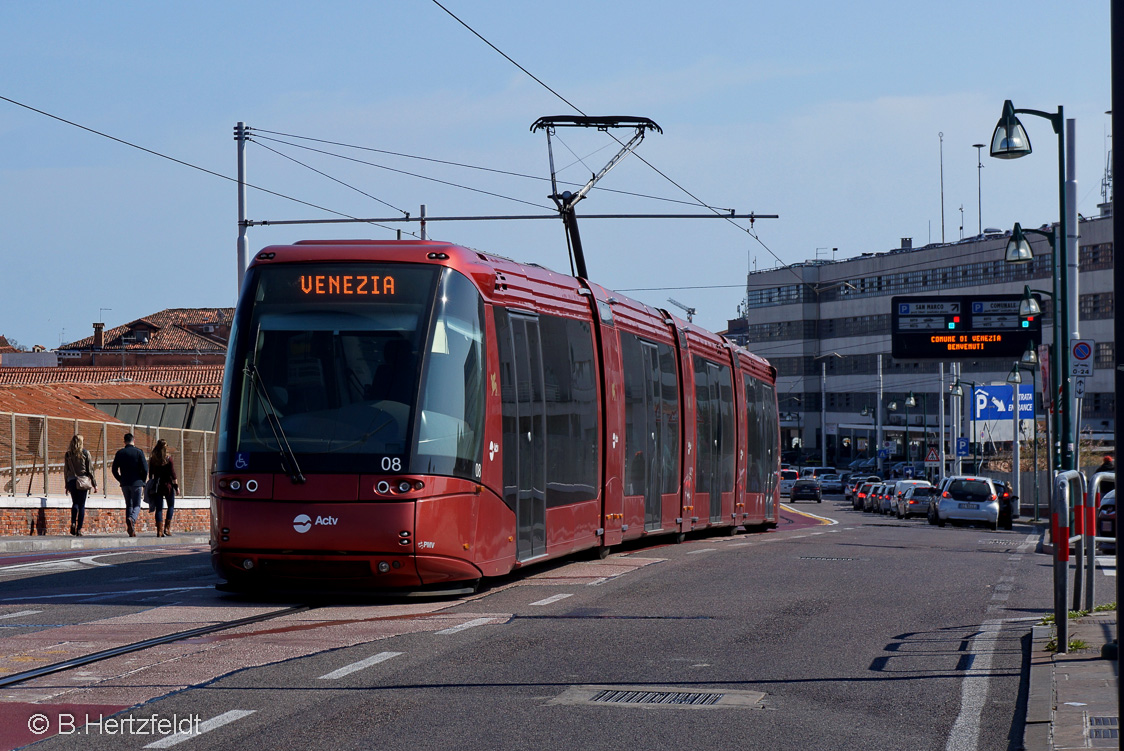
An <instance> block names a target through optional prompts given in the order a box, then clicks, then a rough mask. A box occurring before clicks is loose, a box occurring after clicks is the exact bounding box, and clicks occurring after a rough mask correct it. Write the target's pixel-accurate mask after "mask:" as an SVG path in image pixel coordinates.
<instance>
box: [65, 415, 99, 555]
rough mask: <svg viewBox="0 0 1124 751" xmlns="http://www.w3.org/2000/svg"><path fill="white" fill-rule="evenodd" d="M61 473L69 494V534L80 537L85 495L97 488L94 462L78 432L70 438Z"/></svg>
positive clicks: (84, 518) (84, 513)
mask: <svg viewBox="0 0 1124 751" xmlns="http://www.w3.org/2000/svg"><path fill="white" fill-rule="evenodd" d="M63 473H64V476H65V477H66V493H67V495H69V496H70V534H72V535H75V536H77V537H81V536H82V524H83V523H84V522H85V521H86V496H88V495H89V494H90V491H91V490H97V489H98V481H97V480H95V479H94V462H93V460H92V459H90V452H89V451H87V450H86V448H85V439H84V438H82V436H81V435H80V434H77V433H76V434H75V435H74V437H73V438H71V439H70V446H69V447H68V448H67V449H66V461H65V469H64V470H63Z"/></svg>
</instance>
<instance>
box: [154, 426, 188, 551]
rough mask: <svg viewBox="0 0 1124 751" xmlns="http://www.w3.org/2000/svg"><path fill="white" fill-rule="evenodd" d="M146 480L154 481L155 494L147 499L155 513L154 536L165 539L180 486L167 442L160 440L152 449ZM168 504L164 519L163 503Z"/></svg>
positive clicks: (170, 530) (170, 528)
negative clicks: (166, 516)
mask: <svg viewBox="0 0 1124 751" xmlns="http://www.w3.org/2000/svg"><path fill="white" fill-rule="evenodd" d="M148 478H149V479H150V480H156V493H155V495H154V496H153V497H152V498H150V499H149V504H148V505H149V508H152V509H155V511H156V536H157V537H167V536H168V535H170V534H172V514H173V513H174V512H175V510H176V493H177V492H179V489H180V486H179V482H178V479H177V478H176V465H175V464H173V463H172V452H171V451H169V450H168V442H167V441H165V440H164V439H163V438H161V439H160V440H159V441H157V442H156V446H155V448H153V449H152V456H150V457H149V462H148ZM165 501H167V502H168V518H167V519H165V518H164V502H165Z"/></svg>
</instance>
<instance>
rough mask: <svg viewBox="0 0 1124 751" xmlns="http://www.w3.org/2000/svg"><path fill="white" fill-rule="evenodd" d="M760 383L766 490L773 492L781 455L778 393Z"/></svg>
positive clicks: (765, 384)
mask: <svg viewBox="0 0 1124 751" xmlns="http://www.w3.org/2000/svg"><path fill="white" fill-rule="evenodd" d="M759 385H760V394H761V422H762V423H763V424H764V426H765V429H764V431H763V436H764V441H765V446H766V447H767V451H765V452H762V455H763V456H765V457H766V466H765V492H766V493H772V492H773V489H774V488H775V487H776V483H777V469H778V459H779V457H780V454H779V452H780V423H779V422H778V416H777V393H776V389H775V388H774V387H773V386H771V385H769V384H767V383H762V384H759Z"/></svg>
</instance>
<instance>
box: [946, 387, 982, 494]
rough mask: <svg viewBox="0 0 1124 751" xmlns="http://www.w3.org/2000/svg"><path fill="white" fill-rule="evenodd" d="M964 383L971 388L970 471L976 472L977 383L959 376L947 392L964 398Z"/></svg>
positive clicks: (978, 463) (977, 469) (978, 468)
mask: <svg viewBox="0 0 1124 751" xmlns="http://www.w3.org/2000/svg"><path fill="white" fill-rule="evenodd" d="M964 384H967V385H969V386H971V387H972V390H971V392H970V399H971V406H970V407H969V410H970V411H969V412H968V417H969V419H970V420H971V421H972V472H973V473H976V472H979V471H980V460H979V455H978V453H977V450H976V449H977V443H978V441H976V385H977V384H975V383H973V382H972V381H965V380H964V379H962V378H960V379H957V381H956V383H954V384H952V387H951V388H949V390H948V393H949V394H950V395H951V396H955V397H957V398H958V399H961V400H963V398H964Z"/></svg>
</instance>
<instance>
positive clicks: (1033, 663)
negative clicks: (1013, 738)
mask: <svg viewBox="0 0 1124 751" xmlns="http://www.w3.org/2000/svg"><path fill="white" fill-rule="evenodd" d="M1051 630H1052V626H1048V625H1046V626H1033V627H1032V629H1031V646H1030V686H1029V690H1028V691H1027V700H1026V725H1025V727H1024V728H1023V748H1024V749H1026V751H1049V749H1051V748H1052V745H1051V735H1052V730H1053V723H1054V658H1053V655H1052V654H1051V653H1050V652H1047V651H1046V643H1047V642H1048V641H1049V640H1050V633H1051Z"/></svg>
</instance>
